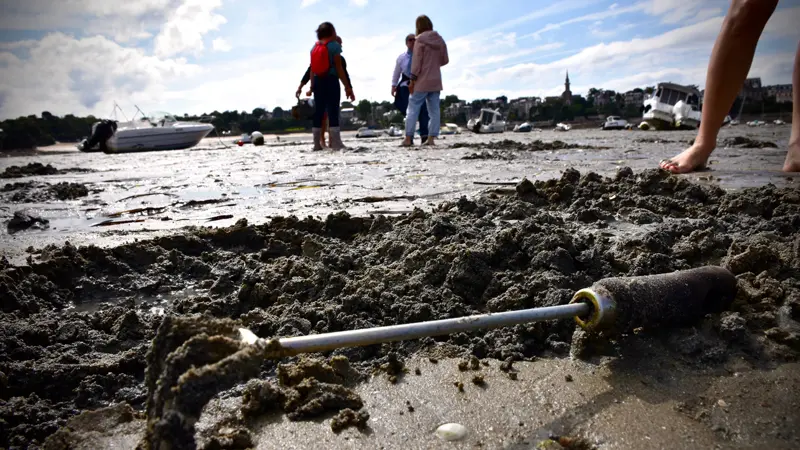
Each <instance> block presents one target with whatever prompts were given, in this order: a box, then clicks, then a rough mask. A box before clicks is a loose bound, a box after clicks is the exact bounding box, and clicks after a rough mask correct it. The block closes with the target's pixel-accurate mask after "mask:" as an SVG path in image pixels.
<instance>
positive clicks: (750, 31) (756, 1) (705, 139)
mask: <svg viewBox="0 0 800 450" xmlns="http://www.w3.org/2000/svg"><path fill="white" fill-rule="evenodd" d="M777 4H778V0H732V1H731V6H730V8H729V9H728V14H727V15H726V16H725V20H724V21H723V22H722V29H721V30H720V33H719V36H717V41H716V43H715V44H714V49H713V50H712V51H711V60H710V61H709V63H708V73H707V74H706V92H705V98H704V102H703V114H702V119H701V120H700V130H699V132H698V133H697V138H696V139H695V141H694V145H692V146H691V147H689V148H688V149H686V150H684V151H683V152H682V153H681V154H679V155H677V156H675V157H673V158H671V159H665V160H662V161H661V163H660V164H659V166H661V168H662V169H665V170H669V171H670V172H673V173H686V172H691V171H693V170H695V169H699V168H702V167H704V166H705V164H706V162H707V161H708V157H709V156H710V155H711V152H713V151H714V148H715V147H716V146H717V134H718V133H719V129H720V127H721V126H722V121H723V120H724V119H725V115H726V114H727V113H728V110H730V108H731V105H732V104H733V102H734V100H736V95H737V94H738V93H739V91H740V90H741V89H742V85H743V84H744V80H745V78H747V73H748V72H749V71H750V65H751V64H752V62H753V55H754V54H755V51H756V46H757V45H758V39H759V38H760V37H761V32H762V31H763V30H764V26H765V25H766V24H767V21H768V20H769V18H770V16H771V15H772V13H773V11H775V7H776V6H777Z"/></svg>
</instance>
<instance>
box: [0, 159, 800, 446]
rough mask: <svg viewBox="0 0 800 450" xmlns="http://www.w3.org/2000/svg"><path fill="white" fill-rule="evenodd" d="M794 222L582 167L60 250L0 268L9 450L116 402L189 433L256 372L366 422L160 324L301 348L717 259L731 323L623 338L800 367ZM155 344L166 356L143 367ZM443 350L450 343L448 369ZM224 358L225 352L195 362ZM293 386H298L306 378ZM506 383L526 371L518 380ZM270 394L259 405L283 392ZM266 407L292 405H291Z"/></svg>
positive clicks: (560, 335) (535, 352)
mask: <svg viewBox="0 0 800 450" xmlns="http://www.w3.org/2000/svg"><path fill="white" fill-rule="evenodd" d="M798 229H800V192H799V191H798V189H797V188H777V187H775V186H771V185H770V186H764V187H760V188H755V189H744V190H741V191H735V192H726V191H724V190H722V189H719V188H716V187H713V186H707V185H699V184H695V183H692V182H690V181H689V180H687V179H685V178H681V177H676V176H673V175H670V174H668V173H666V172H664V171H660V170H646V171H643V172H640V173H634V172H633V171H632V170H631V169H629V168H624V169H621V170H620V171H619V172H618V173H617V174H616V176H613V177H603V176H600V175H598V174H594V173H585V174H581V173H579V172H577V171H575V170H572V169H568V170H566V171H565V172H564V174H563V175H562V176H561V177H560V178H557V179H552V180H548V181H536V182H531V181H527V182H526V183H520V185H519V186H517V189H508V190H506V191H503V192H500V191H497V192H492V193H487V194H486V195H483V196H480V197H478V198H474V199H468V198H461V199H458V200H454V201H448V202H444V203H442V204H440V205H439V206H438V207H436V208H435V209H434V210H433V211H423V210H420V209H416V210H414V211H413V212H411V213H410V214H408V215H405V216H402V217H386V216H382V215H376V216H374V217H358V218H357V217H351V216H349V215H348V214H347V213H337V214H332V215H330V216H328V217H327V218H325V219H324V220H315V219H313V218H304V219H299V218H296V217H285V218H274V219H273V220H272V221H271V222H270V223H268V224H264V225H258V226H253V225H247V224H245V223H242V224H240V225H237V226H233V227H229V228H222V229H206V228H194V229H189V230H186V231H184V232H182V233H180V234H175V235H172V236H166V237H159V238H155V239H152V240H147V241H139V242H133V243H129V244H125V245H121V246H118V247H115V248H109V249H101V248H97V247H93V246H88V247H75V246H73V245H69V244H66V245H64V246H61V247H56V246H51V247H47V248H44V249H42V251H41V252H40V253H39V254H38V255H37V257H36V258H35V259H33V260H32V261H31V263H30V265H29V266H22V267H17V266H13V265H10V264H9V263H8V262H7V261H5V260H2V259H0V298H2V299H3V301H2V302H0V322H2V327H0V372H2V374H3V375H4V376H0V379H2V380H5V381H3V382H2V383H0V399H2V401H0V423H2V427H3V433H0V447H26V446H27V447H32V448H35V447H37V446H41V444H42V442H43V441H44V439H45V438H46V437H47V436H48V435H50V434H52V433H54V432H55V431H56V430H58V429H59V428H61V427H63V426H64V425H65V424H66V422H67V420H68V419H69V418H70V417H72V416H74V415H75V414H77V413H79V412H81V411H83V410H87V409H94V408H98V407H104V406H108V405H110V404H112V403H118V402H127V403H128V404H130V405H131V406H133V407H134V408H135V409H137V410H140V409H142V408H145V406H146V407H147V412H148V417H159V418H160V419H159V421H156V422H155V423H152V424H151V425H152V428H151V429H154V430H159V429H160V430H164V431H169V432H174V433H175V434H174V436H186V430H187V429H188V428H185V427H184V425H187V424H188V423H190V422H191V420H192V419H191V417H192V416H191V414H188V415H187V414H183V415H182V416H181V415H175V414H173V415H168V414H165V412H166V411H189V410H191V412H192V413H193V412H194V411H196V409H197V408H198V405H199V404H200V403H202V401H203V400H206V398H207V397H206V396H205V395H202V396H201V395H199V394H197V392H201V391H202V392H206V389H208V392H218V391H220V390H224V389H227V388H226V386H233V385H234V384H236V383H240V382H242V381H243V377H242V374H243V373H244V372H247V373H246V374H245V375H248V376H249V375H252V377H253V378H257V379H259V380H261V381H260V383H270V384H271V385H273V387H274V388H275V389H274V390H275V392H284V391H297V392H298V394H296V395H298V396H299V397H297V398H298V400H297V402H296V403H292V408H291V409H290V410H291V411H293V412H294V411H298V412H299V411H302V412H301V413H300V414H301V415H302V416H304V417H307V416H305V414H313V413H315V412H317V411H319V410H320V408H321V409H322V410H325V411H332V410H336V411H339V410H341V409H344V408H348V407H349V408H350V409H352V410H353V411H358V410H359V409H360V408H359V407H356V406H355V405H356V400H355V398H350V396H349V394H348V393H347V392H346V391H342V390H341V389H348V387H347V385H346V384H341V383H340V382H338V381H337V380H338V379H335V378H334V379H331V378H329V379H327V380H320V379H319V378H317V376H316V375H315V376H314V377H312V378H309V377H304V378H302V379H300V380H299V381H297V384H296V385H294V386H290V387H289V388H291V389H289V388H287V387H286V386H282V385H280V383H275V381H274V377H275V374H276V371H278V368H277V367H276V365H275V363H274V362H273V363H270V362H264V361H265V360H266V359H265V358H262V360H261V362H260V363H259V364H257V365H253V364H252V361H251V364H250V365H246V368H245V369H242V371H236V376H234V373H233V372H232V370H228V369H232V368H233V367H235V364H244V362H242V360H241V359H239V358H238V357H236V358H233V359H228V360H227V362H226V363H225V364H221V365H217V364H220V363H221V361H225V360H226V358H228V357H232V355H234V354H237V353H238V352H240V351H242V350H241V348H239V347H238V343H237V342H238V341H236V340H235V339H234V338H231V337H230V336H229V335H228V334H226V333H228V331H230V330H228V331H225V332H222V331H224V330H210V331H209V332H205V333H203V332H198V331H197V330H189V331H192V333H188V332H186V333H184V334H181V335H174V336H172V337H170V336H169V335H164V334H163V333H162V335H161V336H160V337H157V336H156V330H158V329H159V326H160V325H161V324H162V322H165V321H174V320H179V319H176V317H181V316H185V315H193V314H199V315H203V316H205V317H214V318H217V319H221V320H222V319H225V320H230V321H231V323H233V322H235V323H237V324H241V325H244V326H246V327H247V328H249V329H251V330H253V331H254V332H255V333H256V334H257V335H259V336H300V335H307V334H311V333H325V332H334V331H342V330H352V329H358V328H368V327H374V326H385V325H394V324H401V323H411V322H419V321H426V320H435V319H444V318H453V317H460V316H466V315H471V314H479V313H487V312H495V311H509V310H515V309H522V308H531V307H538V306H552V305H559V304H565V303H568V302H569V301H570V299H571V297H572V295H573V294H574V292H575V291H576V290H578V289H581V288H584V287H588V286H591V285H592V284H593V283H594V282H596V281H598V280H600V279H602V278H607V277H618V276H636V275H648V274H656V273H664V272H670V271H674V270H679V269H688V268H692V267H700V266H704V265H722V266H724V267H727V268H728V269H730V270H731V271H732V272H733V273H734V274H735V275H736V277H737V283H738V293H737V296H736V298H735V300H734V302H733V304H732V306H731V307H730V310H729V311H727V312H725V313H722V314H711V315H708V316H706V317H701V318H698V320H697V322H696V323H695V324H694V327H691V328H685V329H684V328H677V329H670V330H658V329H653V330H645V331H644V332H642V333H639V334H632V335H631V336H628V337H626V338H625V339H646V340H648V341H649V342H651V343H652V345H656V346H658V347H657V348H659V349H660V350H659V351H663V352H665V353H666V354H669V355H670V357H674V358H676V359H678V360H680V361H683V362H684V363H685V364H689V365H697V366H699V367H702V368H706V367H714V366H715V365H718V364H721V363H723V362H725V361H726V360H728V359H730V358H739V357H746V358H747V359H748V360H750V361H759V362H762V363H763V364H770V363H772V362H776V361H794V360H797V358H798V356H799V355H800V345H799V344H798V342H800V332H798V330H799V328H798V327H799V326H800V324H798V318H800V278H799V277H798V276H797V274H798V273H800V236H798V233H797V230H798ZM187 288H191V289H192V290H193V293H192V294H187V295H185V296H183V297H180V296H177V298H174V299H172V300H170V301H169V302H166V303H163V304H159V305H158V306H159V307H160V308H163V313H164V315H163V316H162V315H161V314H160V313H156V312H154V311H153V310H151V308H152V307H154V306H156V304H155V303H154V301H153V300H152V299H153V298H155V297H157V296H158V295H164V294H169V293H174V292H178V291H182V290H184V289H187ZM100 302H108V303H105V304H101V303H100ZM72 305H78V306H81V307H82V308H79V309H69V308H70V307H71V306H72ZM190 328H191V327H190ZM574 330H575V325H574V322H573V321H569V320H562V321H550V322H541V323H535V324H528V325H518V326H515V327H506V328H499V329H493V330H484V331H481V332H473V333H455V334H452V335H447V336H441V337H437V338H430V339H421V340H413V341H407V342H398V343H394V344H392V345H384V346H379V345H375V346H368V347H361V348H348V349H341V350H337V351H335V352H333V353H332V355H326V356H341V357H346V358H347V360H349V364H350V365H351V367H352V368H353V369H354V370H357V371H361V372H363V373H368V372H369V371H370V370H372V369H374V367H375V365H376V364H377V365H380V364H384V363H386V362H388V357H389V354H391V353H396V354H397V356H398V357H399V358H405V357H407V356H409V355H411V354H414V353H421V354H425V355H427V356H435V357H438V358H441V357H453V356H452V355H455V356H456V357H457V356H458V355H463V354H467V355H471V356H474V357H475V358H478V359H483V358H495V359H500V360H509V359H510V360H511V361H519V360H531V359H533V358H536V357H566V356H567V355H568V354H569V352H570V344H571V342H572V339H573V333H574ZM203 334H205V337H202V336H201V335H203ZM187 336H191V338H189V337H187ZM154 338H155V339H156V341H157V342H155V343H154V344H156V345H154V346H155V347H156V348H158V349H160V350H158V351H157V352H154V353H150V354H149V355H148V356H147V357H146V354H147V353H148V349H149V348H150V341H151V340H152V339H154ZM615 345H625V341H624V339H623V340H620V341H619V342H618V344H615ZM609 347H610V348H609V351H613V350H614V346H613V345H610V346H609ZM179 349H180V350H179ZM209 349H212V350H213V352H212V351H211V350H209ZM443 349H450V350H448V353H447V356H445V353H444V350H443ZM451 350H452V351H451ZM211 353H214V354H215V355H216V356H224V355H227V356H224V357H223V358H222V359H220V360H218V361H216V362H208V363H204V364H203V365H198V364H197V361H198V359H197V358H205V355H210V354H211ZM193 355H194V356H193ZM240 355H241V354H240ZM209 357H210V356H209ZM168 359H169V360H170V363H169V364H167V365H164V362H165V361H167V360H168ZM298 361H299V360H296V359H285V360H282V361H280V362H281V363H283V364H302V363H300V362H298ZM328 361H329V362H328V363H327V365H329V366H331V367H333V365H332V364H333V360H328ZM190 363H192V364H194V365H195V366H196V368H195V369H193V370H192V375H191V377H189V376H188V375H187V377H186V378H184V379H183V381H175V380H177V379H180V377H181V376H182V374H185V373H188V372H187V371H189V368H188V365H189V364H190ZM181 364H183V366H180V365H181ZM179 367H180V368H182V369H183V370H181V371H176V369H177V368H179ZM212 367H213V370H212ZM146 368H147V370H146ZM169 368H172V369H169ZM184 368H185V369H184ZM334 372H335V371H334ZM283 373H284V377H286V379H287V380H291V383H295V380H297V378H298V377H296V376H293V375H291V371H290V370H288V369H287V370H284V371H283ZM323 373H328V372H320V373H318V374H317V375H319V376H320V377H323V378H324V376H325V375H323ZM508 373H509V374H510V375H509V376H512V375H511V374H515V372H513V371H512V370H511V369H510V367H509V372H508ZM220 374H223V375H224V376H220ZM245 378H246V377H245ZM279 378H280V375H279ZM159 379H163V380H165V381H169V382H168V383H166V384H163V383H162V384H159ZM311 379H313V380H314V381H304V380H311ZM54 380H57V382H54ZM192 380H193V381H192ZM331 380H334V381H337V382H332V381H331ZM304 382H305V384H303V383H304ZM184 383H186V384H184ZM321 385H325V386H321ZM327 385H331V386H338V387H336V388H331V389H334V390H336V392H337V398H338V399H348V398H349V399H350V400H349V401H351V403H349V404H347V402H344V401H340V400H336V403H335V407H330V406H329V405H331V404H330V403H327V402H328V400H320V401H319V402H316V403H314V402H313V401H312V402H311V403H312V405H313V406H306V405H309V401H310V400H313V399H318V398H323V397H324V396H325V393H326V392H330V391H328V390H326V389H327V387H328V386H327ZM158 386H172V387H179V389H178V390H176V391H169V392H168V391H162V390H161V389H160V388H158ZM181 386H185V388H184V387H181ZM299 386H302V387H301V388H299V389H298V387H299ZM266 389H267V391H266V392H265V393H264V394H263V395H262V398H267V399H269V398H271V397H270V395H272V394H270V391H269V389H271V388H266ZM192 392H194V394H192ZM226 392H227V391H226ZM156 394H157V395H156ZM212 395H213V394H212ZM275 395H278V394H275ZM291 395H295V394H291ZM180 398H183V400H179V399H180ZM293 398H294V397H293ZM324 398H327V397H324ZM145 403H146V404H147V405H145ZM267 403H268V404H271V405H275V403H274V402H272V403H269V402H267ZM171 405H172V406H171ZM317 405H319V406H317ZM173 406H175V407H183V406H185V407H186V408H187V409H186V410H184V409H175V407H173ZM272 407H273V408H276V410H279V411H284V410H283V403H282V402H281V404H280V405H279V406H277V407H275V406H272ZM254 410H258V408H255V409H254ZM150 411H153V412H154V414H150ZM159 411H160V412H159ZM182 417H183V418H186V417H189V418H190V419H189V422H181V420H183V419H182ZM162 420H163V422H162Z"/></svg>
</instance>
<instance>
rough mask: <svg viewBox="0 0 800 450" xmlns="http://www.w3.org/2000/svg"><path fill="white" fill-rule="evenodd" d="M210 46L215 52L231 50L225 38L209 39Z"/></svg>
mask: <svg viewBox="0 0 800 450" xmlns="http://www.w3.org/2000/svg"><path fill="white" fill-rule="evenodd" d="M211 48H212V49H214V51H215V52H229V51H231V44H229V43H228V41H226V40H225V39H222V38H216V39H214V40H213V41H211Z"/></svg>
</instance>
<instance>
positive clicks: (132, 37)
mask: <svg viewBox="0 0 800 450" xmlns="http://www.w3.org/2000/svg"><path fill="white" fill-rule="evenodd" d="M728 4H729V3H728V1H718V0H696V1H691V0H635V1H629V2H625V1H620V0H617V1H607V0H605V1H604V0H559V1H541V0H494V1H474V0H436V1H431V0H425V1H423V0H406V1H404V2H399V1H397V0H24V1H23V0H0V9H2V11H3V14H2V15H0V119H8V118H15V117H19V116H23V115H29V114H37V115H39V114H41V113H42V112H43V111H48V112H50V113H52V114H55V115H59V116H63V115H65V114H75V115H78V116H82V115H88V114H93V115H95V116H98V117H110V115H111V113H112V111H113V106H114V103H115V102H116V103H117V104H119V105H120V107H121V108H122V110H123V111H124V112H125V114H127V115H128V116H131V115H132V114H133V113H134V112H135V108H136V107H137V106H138V107H139V108H141V109H142V110H143V111H145V112H147V113H151V112H154V111H168V112H171V113H174V114H183V113H188V114H202V113H211V112H212V111H214V110H217V111H224V110H239V111H252V110H253V109H254V108H256V107H262V108H267V109H270V110H271V109H273V108H274V107H276V106H280V107H283V108H285V109H286V108H289V107H291V106H292V105H293V104H295V101H296V100H295V98H294V92H295V90H296V89H297V86H298V85H299V82H300V79H301V77H302V75H303V73H304V72H305V69H306V68H307V67H308V63H309V51H310V49H311V47H312V45H313V43H314V41H315V39H316V37H315V34H314V30H315V29H316V27H317V26H318V25H319V24H320V23H321V22H324V21H330V22H332V23H333V24H334V25H335V26H336V29H337V32H338V34H339V35H340V36H341V37H342V39H343V49H344V53H343V55H344V56H345V58H346V59H347V66H348V71H349V72H350V76H351V78H352V83H353V87H354V91H355V95H356V99H357V100H361V99H368V100H371V101H383V100H389V99H390V92H391V76H392V71H393V69H394V63H395V60H396V58H397V56H398V55H399V54H400V53H402V52H403V51H404V50H405V45H404V37H405V35H406V34H408V33H411V32H413V31H414V20H415V18H416V16H417V15H419V14H427V15H428V16H429V17H430V18H431V20H432V21H433V24H434V28H435V29H436V30H437V31H438V32H439V33H440V34H441V35H442V37H443V38H444V39H445V41H446V42H447V45H448V50H449V55H450V64H449V65H447V66H445V67H444V68H443V79H444V91H443V92H442V95H457V96H458V97H459V98H461V99H467V100H472V99H476V98H495V97H497V96H500V95H506V96H507V97H509V98H515V97H520V96H549V95H560V94H561V92H562V91H563V90H564V77H565V74H566V71H567V70H568V71H569V76H570V81H571V82H572V86H571V87H572V92H573V93H574V94H582V95H586V92H587V91H588V90H589V88H592V87H595V88H603V89H612V90H616V91H626V90H629V89H632V88H635V87H644V86H648V85H655V84H656V83H658V82H660V81H672V82H677V83H684V84H697V85H699V86H700V87H701V88H703V86H704V84H705V72H706V67H707V64H708V57H709V55H710V53H711V48H712V47H713V45H714V40H715V38H716V36H717V34H718V32H719V29H720V26H721V24H722V20H723V17H724V15H725V13H726V11H727V7H728ZM798 23H800V0H789V1H787V0H783V1H781V2H780V4H779V6H778V10H777V11H776V12H775V14H773V16H772V18H771V19H770V22H769V23H768V25H767V28H766V30H765V31H764V34H763V35H762V38H761V41H760V42H759V45H758V49H757V51H756V57H755V60H754V62H753V65H752V68H751V70H750V76H758V77H761V79H762V82H763V83H764V84H787V83H790V82H791V71H792V67H793V61H794V54H795V51H796V49H797V45H798V39H800V31H798V30H799V29H800V27H798V25H797V24H798Z"/></svg>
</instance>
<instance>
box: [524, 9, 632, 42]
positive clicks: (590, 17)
mask: <svg viewBox="0 0 800 450" xmlns="http://www.w3.org/2000/svg"><path fill="white" fill-rule="evenodd" d="M645 8H646V6H645V5H644V4H641V3H638V4H635V5H631V6H627V7H625V8H618V7H617V6H616V3H614V4H613V5H611V7H609V9H607V10H605V11H599V12H596V13H591V14H585V15H583V16H578V17H573V18H572V19H568V20H564V21H562V22H559V23H551V24H547V25H545V26H544V27H543V28H541V29H539V30H538V31H535V32H533V33H531V34H527V35H525V36H522V37H523V38H529V37H532V38H534V39H541V35H542V34H544V33H547V32H548V31H553V30H558V29H560V28H561V27H563V26H564V25H571V24H574V23H580V22H594V21H597V20H602V19H608V18H611V17H617V16H620V15H622V14H630V13H633V12H637V11H642V10H644V9H645Z"/></svg>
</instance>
